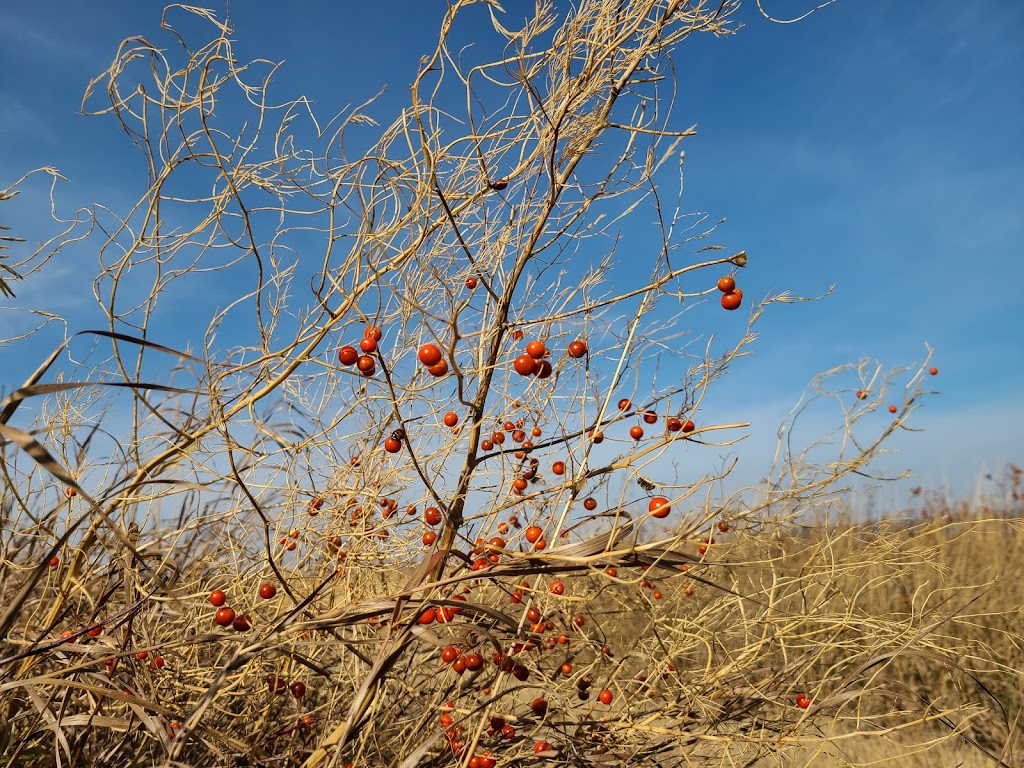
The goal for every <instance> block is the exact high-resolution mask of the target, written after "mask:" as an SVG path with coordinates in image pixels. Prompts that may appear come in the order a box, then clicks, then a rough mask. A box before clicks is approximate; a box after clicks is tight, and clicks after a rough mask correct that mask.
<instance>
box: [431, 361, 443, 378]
mask: <svg viewBox="0 0 1024 768" xmlns="http://www.w3.org/2000/svg"><path fill="white" fill-rule="evenodd" d="M427 372H428V373H430V375H431V376H433V377H434V378H435V379H439V378H441V377H442V376H444V375H445V374H446V373H448V361H447V360H442V361H441V362H439V363H438V364H437V365H431V366H429V367H428V368H427Z"/></svg>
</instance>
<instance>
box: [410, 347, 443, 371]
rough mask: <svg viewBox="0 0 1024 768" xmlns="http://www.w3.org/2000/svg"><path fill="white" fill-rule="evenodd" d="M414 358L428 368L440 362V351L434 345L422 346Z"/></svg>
mask: <svg viewBox="0 0 1024 768" xmlns="http://www.w3.org/2000/svg"><path fill="white" fill-rule="evenodd" d="M416 356H417V357H418V358H419V360H420V362H421V363H423V364H424V365H426V366H428V367H429V366H431V365H437V364H438V363H440V362H441V350H440V349H438V348H437V346H436V345H434V344H424V345H423V346H422V347H420V351H419V352H418V353H417V355H416Z"/></svg>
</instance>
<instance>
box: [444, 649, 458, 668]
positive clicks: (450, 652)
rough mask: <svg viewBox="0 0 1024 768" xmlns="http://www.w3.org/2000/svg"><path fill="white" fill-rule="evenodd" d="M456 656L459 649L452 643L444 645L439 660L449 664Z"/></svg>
mask: <svg viewBox="0 0 1024 768" xmlns="http://www.w3.org/2000/svg"><path fill="white" fill-rule="evenodd" d="M457 658H459V649H458V648H456V647H455V646H454V645H449V646H446V647H445V648H444V650H442V651H441V661H443V662H444V663H445V664H451V663H452V662H453V661H455V660H456V659H457Z"/></svg>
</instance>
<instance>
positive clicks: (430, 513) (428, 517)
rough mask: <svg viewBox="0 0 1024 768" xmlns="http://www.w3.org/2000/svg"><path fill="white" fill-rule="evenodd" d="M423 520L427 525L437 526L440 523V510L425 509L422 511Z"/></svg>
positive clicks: (435, 508) (434, 508)
mask: <svg viewBox="0 0 1024 768" xmlns="http://www.w3.org/2000/svg"><path fill="white" fill-rule="evenodd" d="M423 520H424V521H425V522H426V524H427V525H437V524H438V523H440V522H441V510H440V509H438V508H437V507H427V508H426V509H425V510H423Z"/></svg>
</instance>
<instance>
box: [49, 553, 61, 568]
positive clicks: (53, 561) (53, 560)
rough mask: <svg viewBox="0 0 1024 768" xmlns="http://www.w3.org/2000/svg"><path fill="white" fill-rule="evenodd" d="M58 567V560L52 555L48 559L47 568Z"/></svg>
mask: <svg viewBox="0 0 1024 768" xmlns="http://www.w3.org/2000/svg"><path fill="white" fill-rule="evenodd" d="M58 565H60V558H59V557H57V556H56V555H54V556H53V557H51V558H50V562H49V566H50V567H51V568H56V567H57V566H58Z"/></svg>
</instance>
